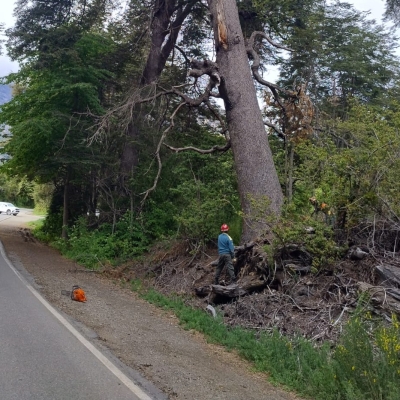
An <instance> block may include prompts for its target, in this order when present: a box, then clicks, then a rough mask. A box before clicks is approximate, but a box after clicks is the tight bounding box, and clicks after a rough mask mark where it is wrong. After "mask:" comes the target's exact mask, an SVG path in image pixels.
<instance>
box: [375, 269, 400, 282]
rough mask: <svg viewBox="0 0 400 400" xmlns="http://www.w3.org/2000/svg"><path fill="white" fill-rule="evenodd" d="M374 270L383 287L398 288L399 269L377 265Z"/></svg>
mask: <svg viewBox="0 0 400 400" xmlns="http://www.w3.org/2000/svg"><path fill="white" fill-rule="evenodd" d="M375 269H376V270H377V271H378V274H379V275H380V277H381V278H382V279H383V282H382V283H383V284H384V285H385V286H395V287H400V268H399V267H396V266H393V265H377V266H376V267H375Z"/></svg>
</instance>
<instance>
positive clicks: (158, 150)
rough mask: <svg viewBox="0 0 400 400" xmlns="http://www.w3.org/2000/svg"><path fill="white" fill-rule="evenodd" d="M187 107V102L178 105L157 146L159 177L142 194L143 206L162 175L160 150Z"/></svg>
mask: <svg viewBox="0 0 400 400" xmlns="http://www.w3.org/2000/svg"><path fill="white" fill-rule="evenodd" d="M184 105H186V103H185V102H182V103H180V104H179V105H178V107H176V109H175V111H174V112H173V113H172V115H171V117H170V121H171V122H170V124H169V126H168V127H167V128H166V129H165V130H164V132H163V133H162V135H161V138H160V141H159V142H158V146H157V150H156V153H155V157H156V159H157V163H158V171H157V175H156V177H155V178H154V182H153V186H152V187H151V188H149V189H147V190H146V191H145V192H143V193H140V195H144V197H143V199H142V201H141V204H142V205H143V204H144V202H145V201H146V199H147V197H148V196H149V194H150V193H151V192H152V191H153V190H154V189H155V188H156V187H157V183H158V180H159V179H160V175H161V170H162V162H161V157H160V150H161V146H162V145H163V143H164V140H165V138H166V137H167V134H168V132H169V131H170V130H172V129H173V127H174V126H175V122H174V118H175V116H176V114H177V113H178V111H179V110H180V109H181V108H182V107H183V106H184Z"/></svg>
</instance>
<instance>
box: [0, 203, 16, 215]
mask: <svg viewBox="0 0 400 400" xmlns="http://www.w3.org/2000/svg"><path fill="white" fill-rule="evenodd" d="M2 213H4V214H7V215H11V214H12V215H18V213H19V208H18V207H15V206H14V204H12V203H6V202H4V201H0V214H2Z"/></svg>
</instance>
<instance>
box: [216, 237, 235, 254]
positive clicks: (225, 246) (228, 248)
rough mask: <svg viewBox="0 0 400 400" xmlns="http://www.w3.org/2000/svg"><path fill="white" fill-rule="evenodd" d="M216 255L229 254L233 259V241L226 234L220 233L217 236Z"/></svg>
mask: <svg viewBox="0 0 400 400" xmlns="http://www.w3.org/2000/svg"><path fill="white" fill-rule="evenodd" d="M218 254H230V255H231V256H232V258H234V257H235V247H234V246H233V240H232V238H231V237H230V236H229V235H228V234H227V233H225V232H224V233H221V234H220V235H219V236H218Z"/></svg>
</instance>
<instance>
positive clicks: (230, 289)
mask: <svg viewBox="0 0 400 400" xmlns="http://www.w3.org/2000/svg"><path fill="white" fill-rule="evenodd" d="M211 291H212V292H213V293H215V294H218V295H220V296H224V297H230V298H235V297H239V296H245V295H246V294H248V292H247V291H246V290H244V289H243V288H242V287H241V286H239V285H237V284H232V285H229V286H221V285H212V286H211Z"/></svg>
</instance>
